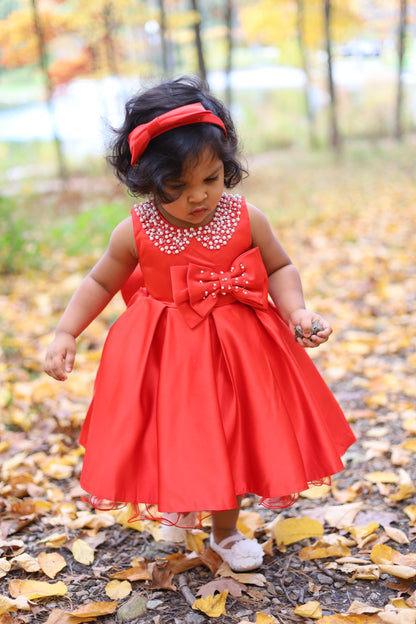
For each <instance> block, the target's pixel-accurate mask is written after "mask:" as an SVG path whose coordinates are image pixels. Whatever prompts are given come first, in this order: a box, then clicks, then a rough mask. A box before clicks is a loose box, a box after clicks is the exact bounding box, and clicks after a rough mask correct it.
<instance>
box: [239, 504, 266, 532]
mask: <svg viewBox="0 0 416 624" xmlns="http://www.w3.org/2000/svg"><path fill="white" fill-rule="evenodd" d="M263 524H264V522H263V518H262V517H261V515H260V514H259V513H258V512H257V511H246V510H242V511H241V512H240V515H239V518H238V522H237V528H238V530H239V531H241V533H243V535H245V536H246V537H248V538H249V539H253V537H254V533H255V531H256V529H258V528H260V527H261V526H263Z"/></svg>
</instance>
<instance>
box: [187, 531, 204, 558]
mask: <svg viewBox="0 0 416 624" xmlns="http://www.w3.org/2000/svg"><path fill="white" fill-rule="evenodd" d="M207 537H208V533H205V532H204V531H186V547H187V549H188V550H191V551H192V552H195V553H197V554H198V555H199V554H200V553H202V552H204V550H205V544H204V540H205V539H206V538H207Z"/></svg>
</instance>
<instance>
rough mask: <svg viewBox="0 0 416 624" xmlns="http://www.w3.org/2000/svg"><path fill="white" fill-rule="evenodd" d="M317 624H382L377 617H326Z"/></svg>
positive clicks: (339, 615)
mask: <svg viewBox="0 0 416 624" xmlns="http://www.w3.org/2000/svg"><path fill="white" fill-rule="evenodd" d="M318 624H383V622H382V620H380V618H379V617H378V615H341V614H340V613H334V615H326V616H325V617H323V618H321V619H320V620H319V621H318Z"/></svg>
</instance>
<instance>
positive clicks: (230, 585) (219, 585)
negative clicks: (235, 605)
mask: <svg viewBox="0 0 416 624" xmlns="http://www.w3.org/2000/svg"><path fill="white" fill-rule="evenodd" d="M245 589H246V586H245V585H244V584H243V583H240V582H239V581H236V580H235V579H233V578H227V577H223V578H219V579H216V580H215V581H210V582H209V583H206V584H205V585H202V586H201V587H200V588H199V589H198V591H197V596H201V598H206V597H207V596H213V595H214V594H215V592H219V593H222V592H223V591H226V590H227V591H228V593H229V594H230V595H231V596H233V597H234V598H238V597H239V596H241V592H242V591H244V590H245Z"/></svg>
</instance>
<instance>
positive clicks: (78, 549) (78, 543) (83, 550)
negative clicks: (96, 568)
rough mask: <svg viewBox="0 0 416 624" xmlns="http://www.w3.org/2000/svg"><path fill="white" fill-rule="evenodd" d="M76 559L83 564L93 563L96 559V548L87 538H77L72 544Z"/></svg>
mask: <svg viewBox="0 0 416 624" xmlns="http://www.w3.org/2000/svg"><path fill="white" fill-rule="evenodd" d="M72 554H73V555H74V559H76V560H77V561H78V562H79V563H82V564H83V565H91V564H92V563H93V561H94V550H93V549H92V548H91V546H90V545H89V544H87V542H86V541H85V540H82V539H77V540H75V542H74V543H73V544H72Z"/></svg>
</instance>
